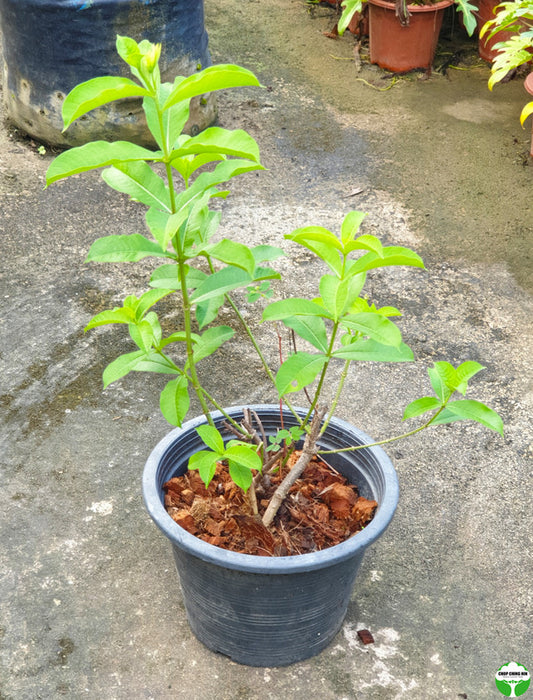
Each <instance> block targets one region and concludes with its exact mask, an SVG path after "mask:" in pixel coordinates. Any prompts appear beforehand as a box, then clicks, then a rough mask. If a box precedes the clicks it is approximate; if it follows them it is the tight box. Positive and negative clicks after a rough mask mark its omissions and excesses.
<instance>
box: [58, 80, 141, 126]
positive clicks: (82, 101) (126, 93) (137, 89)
mask: <svg viewBox="0 0 533 700" xmlns="http://www.w3.org/2000/svg"><path fill="white" fill-rule="evenodd" d="M148 94H149V93H148V91H147V90H145V89H144V88H143V87H141V86H140V85H139V84H138V83H135V82H133V80H130V79H129V78H121V77H118V76H104V77H101V78H92V80H87V81H86V82H84V83H80V84H79V85H76V87H75V88H73V89H72V90H71V91H70V92H69V94H68V95H67V96H66V97H65V100H64V102H63V107H62V116H63V127H64V128H63V131H65V129H67V128H68V127H69V126H70V125H71V124H72V122H73V121H75V120H76V119H78V117H81V116H82V115H83V114H86V113H87V112H90V111H91V110H92V109H95V108H96V107H101V106H102V105H105V104H108V103H109V102H114V101H115V100H121V99H123V98H125V97H129V98H131V97H142V96H144V95H148Z"/></svg>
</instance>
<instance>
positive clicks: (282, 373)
mask: <svg viewBox="0 0 533 700" xmlns="http://www.w3.org/2000/svg"><path fill="white" fill-rule="evenodd" d="M326 360H327V358H326V356H325V355H313V354H311V353H308V352H297V353H295V354H294V355H291V356H290V357H288V358H287V359H286V360H285V362H284V363H283V364H282V365H281V367H280V368H279V370H278V373H277V374H276V388H277V390H278V393H279V396H280V398H281V397H282V396H284V395H285V394H290V393H292V392H294V391H300V389H303V387H305V386H307V385H308V384H311V383H312V382H313V381H314V380H315V379H316V377H317V375H318V373H319V372H320V371H321V369H322V367H323V366H324V364H325V362H326Z"/></svg>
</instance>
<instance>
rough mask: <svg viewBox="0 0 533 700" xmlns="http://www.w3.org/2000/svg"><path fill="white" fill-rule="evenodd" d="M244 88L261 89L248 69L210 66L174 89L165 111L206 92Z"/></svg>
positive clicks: (223, 65)
mask: <svg viewBox="0 0 533 700" xmlns="http://www.w3.org/2000/svg"><path fill="white" fill-rule="evenodd" d="M244 86H257V87H261V83H260V82H259V81H258V80H257V78H256V77H255V75H254V74H253V73H252V72H251V71H249V70H246V68H241V67H239V66H235V65H231V64H218V65H216V66H210V67H209V68H205V69H204V70H203V71H201V72H200V73H195V74H194V75H191V76H189V77H187V78H185V80H182V81H181V82H180V83H179V85H177V86H176V87H174V89H173V90H172V92H171V93H170V95H169V97H168V99H167V101H166V102H165V105H164V109H168V108H169V107H171V106H172V105H174V104H176V103H177V102H181V101H182V100H188V99H190V98H191V97H197V96H199V95H203V94H204V93H206V92H213V91H215V90H225V89H226V88H232V87H244Z"/></svg>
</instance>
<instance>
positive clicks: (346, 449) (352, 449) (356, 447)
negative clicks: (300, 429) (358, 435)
mask: <svg viewBox="0 0 533 700" xmlns="http://www.w3.org/2000/svg"><path fill="white" fill-rule="evenodd" d="M444 409H445V406H441V408H439V410H438V411H437V413H435V415H434V416H432V417H431V418H430V420H428V421H427V423H424V425H420V426H418V428H415V429H414V430H409V431H408V432H407V433H402V434H401V435H395V436H394V437H391V438H386V439H385V440H378V441H377V442H370V443H365V444H364V445H352V446H351V447H342V448H340V449H338V450H318V451H317V454H319V455H332V454H338V453H340V452H355V451H357V450H364V449H365V447H378V446H379V445H387V444H388V443H389V442H396V440H403V438H406V437H410V436H411V435H416V434H417V433H419V432H421V431H422V430H425V429H426V428H429V426H430V425H431V424H432V423H433V421H434V420H435V418H436V417H437V416H438V415H439V413H441V412H442V411H443V410H444Z"/></svg>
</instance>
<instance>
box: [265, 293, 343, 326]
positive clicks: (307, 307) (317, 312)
mask: <svg viewBox="0 0 533 700" xmlns="http://www.w3.org/2000/svg"><path fill="white" fill-rule="evenodd" d="M291 316H321V317H322V318H329V319H331V318H332V314H331V313H330V312H329V311H327V309H325V308H324V307H323V306H320V304H317V303H316V302H314V301H311V300H310V299H298V298H293V299H281V300H280V301H273V302H272V303H271V304H269V305H268V306H267V307H266V309H265V310H264V311H263V321H283V320H284V319H285V318H290V317H291Z"/></svg>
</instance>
